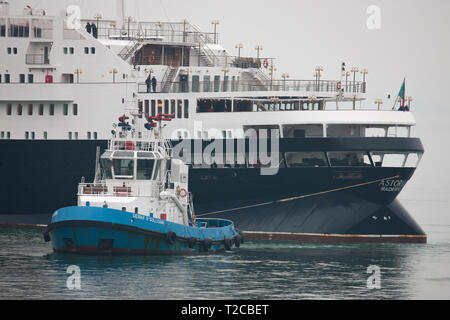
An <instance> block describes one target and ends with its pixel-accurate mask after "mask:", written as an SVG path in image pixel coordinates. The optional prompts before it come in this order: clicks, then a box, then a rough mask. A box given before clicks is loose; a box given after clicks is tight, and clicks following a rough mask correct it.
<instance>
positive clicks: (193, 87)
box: [0, 1, 415, 140]
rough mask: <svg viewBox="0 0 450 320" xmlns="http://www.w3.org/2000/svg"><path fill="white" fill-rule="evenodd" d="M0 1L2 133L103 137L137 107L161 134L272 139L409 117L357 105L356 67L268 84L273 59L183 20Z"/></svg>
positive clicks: (388, 132) (399, 122) (395, 131)
mask: <svg viewBox="0 0 450 320" xmlns="http://www.w3.org/2000/svg"><path fill="white" fill-rule="evenodd" d="M1 8H2V9H1V11H0V15H1V16H0V27H1V32H0V42H1V44H2V46H1V50H0V61H2V63H1V65H0V139H12V140H22V139H30V140H41V139H44V140H45V139H48V140H55V139H56V140H89V139H99V140H104V139H107V138H108V137H109V133H110V123H111V122H112V121H113V120H114V118H115V117H116V115H117V114H120V113H121V112H124V110H125V109H127V108H129V109H130V108H131V109H132V108H136V107H137V105H139V106H140V108H141V110H142V112H144V113H146V114H147V115H150V116H155V115H157V114H158V113H173V114H175V115H176V118H175V119H174V121H173V122H172V123H171V124H169V125H168V127H167V129H166V130H165V132H166V134H167V135H168V136H167V137H168V138H169V137H170V138H194V139H211V138H227V139H229V138H241V137H243V136H244V135H245V134H244V132H245V131H246V130H247V129H249V128H255V129H261V128H271V129H274V128H276V129H279V130H280V136H281V137H294V136H305V137H311V136H314V137H330V136H366V135H370V134H374V133H373V132H376V133H375V134H376V135H382V136H383V135H384V136H396V135H399V134H403V135H405V136H409V134H410V130H409V129H410V127H411V126H413V125H414V124H415V121H414V118H413V116H412V114H411V113H409V112H401V113H400V112H393V111H392V110H378V109H379V108H370V107H369V108H367V107H366V106H364V103H365V102H364V99H365V94H366V82H365V74H364V81H355V78H354V77H352V76H351V75H350V76H349V71H347V69H346V67H344V68H343V70H342V71H343V76H342V77H341V79H340V80H337V81H327V80H320V76H321V69H320V68H318V69H317V70H316V74H317V77H316V79H312V80H289V79H288V78H287V76H284V78H283V79H282V80H275V75H276V74H275V70H276V68H275V65H274V59H271V58H268V59H266V58H249V57H240V56H238V57H235V56H232V55H230V54H229V53H228V52H227V50H225V49H224V48H223V47H221V46H220V45H219V44H218V43H217V38H218V37H217V34H215V33H205V32H202V31H200V30H199V29H198V28H197V27H195V26H193V25H191V24H189V23H188V22H187V21H183V22H180V23H163V22H140V21H134V20H132V19H130V18H128V19H125V20H122V21H120V19H123V13H122V12H123V10H122V9H121V8H122V4H121V2H120V1H119V3H118V4H117V8H118V17H119V18H118V20H117V21H108V20H95V19H94V20H82V21H81V27H82V28H81V29H73V27H72V26H71V25H70V23H69V22H71V20H69V18H70V15H69V14H70V13H67V12H61V15H59V16H48V15H46V12H45V10H39V9H35V8H25V9H24V10H23V13H22V14H20V15H17V14H15V13H16V12H13V11H12V10H11V9H9V4H8V3H7V2H5V1H3V2H2V3H1ZM14 9H15V10H14V11H17V8H14ZM87 22H91V23H93V24H95V25H96V27H97V34H96V37H94V36H93V32H91V33H88V32H87V31H86V29H85V24H86V23H87ZM148 76H150V78H153V77H154V78H155V79H156V80H157V84H156V90H155V92H153V88H152V86H151V85H150V93H148V92H147V85H146V83H145V80H146V79H147V77H148ZM353 76H355V72H353ZM378 106H379V105H378ZM370 109H372V110H370ZM373 128H375V129H377V130H375V131H370V130H368V129H373ZM399 128H402V129H403V128H406V129H405V130H399Z"/></svg>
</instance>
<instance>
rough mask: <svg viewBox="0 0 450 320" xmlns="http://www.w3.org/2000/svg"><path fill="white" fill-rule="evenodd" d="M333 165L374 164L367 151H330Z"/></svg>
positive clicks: (360, 165) (359, 165)
mask: <svg viewBox="0 0 450 320" xmlns="http://www.w3.org/2000/svg"><path fill="white" fill-rule="evenodd" d="M328 159H329V160H330V164H331V166H332V167H365V166H372V163H371V162H370V158H369V156H368V154H367V153H366V152H362V151H361V152H328Z"/></svg>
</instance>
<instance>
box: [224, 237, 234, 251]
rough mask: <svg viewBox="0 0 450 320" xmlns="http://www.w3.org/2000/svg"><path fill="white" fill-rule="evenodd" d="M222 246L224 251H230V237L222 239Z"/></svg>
mask: <svg viewBox="0 0 450 320" xmlns="http://www.w3.org/2000/svg"><path fill="white" fill-rule="evenodd" d="M223 246H224V248H225V250H226V251H231V248H232V247H233V242H232V241H231V239H227V238H225V239H223Z"/></svg>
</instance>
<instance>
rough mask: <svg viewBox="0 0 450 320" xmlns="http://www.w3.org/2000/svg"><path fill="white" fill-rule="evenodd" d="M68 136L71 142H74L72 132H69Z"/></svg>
mask: <svg viewBox="0 0 450 320" xmlns="http://www.w3.org/2000/svg"><path fill="white" fill-rule="evenodd" d="M68 136H69V140H72V132H69V133H68Z"/></svg>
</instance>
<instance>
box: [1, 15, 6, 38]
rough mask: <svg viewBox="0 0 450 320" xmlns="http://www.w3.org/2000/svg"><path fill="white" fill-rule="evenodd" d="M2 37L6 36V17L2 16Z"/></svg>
mask: <svg viewBox="0 0 450 320" xmlns="http://www.w3.org/2000/svg"><path fill="white" fill-rule="evenodd" d="M0 37H6V19H4V18H0Z"/></svg>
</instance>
